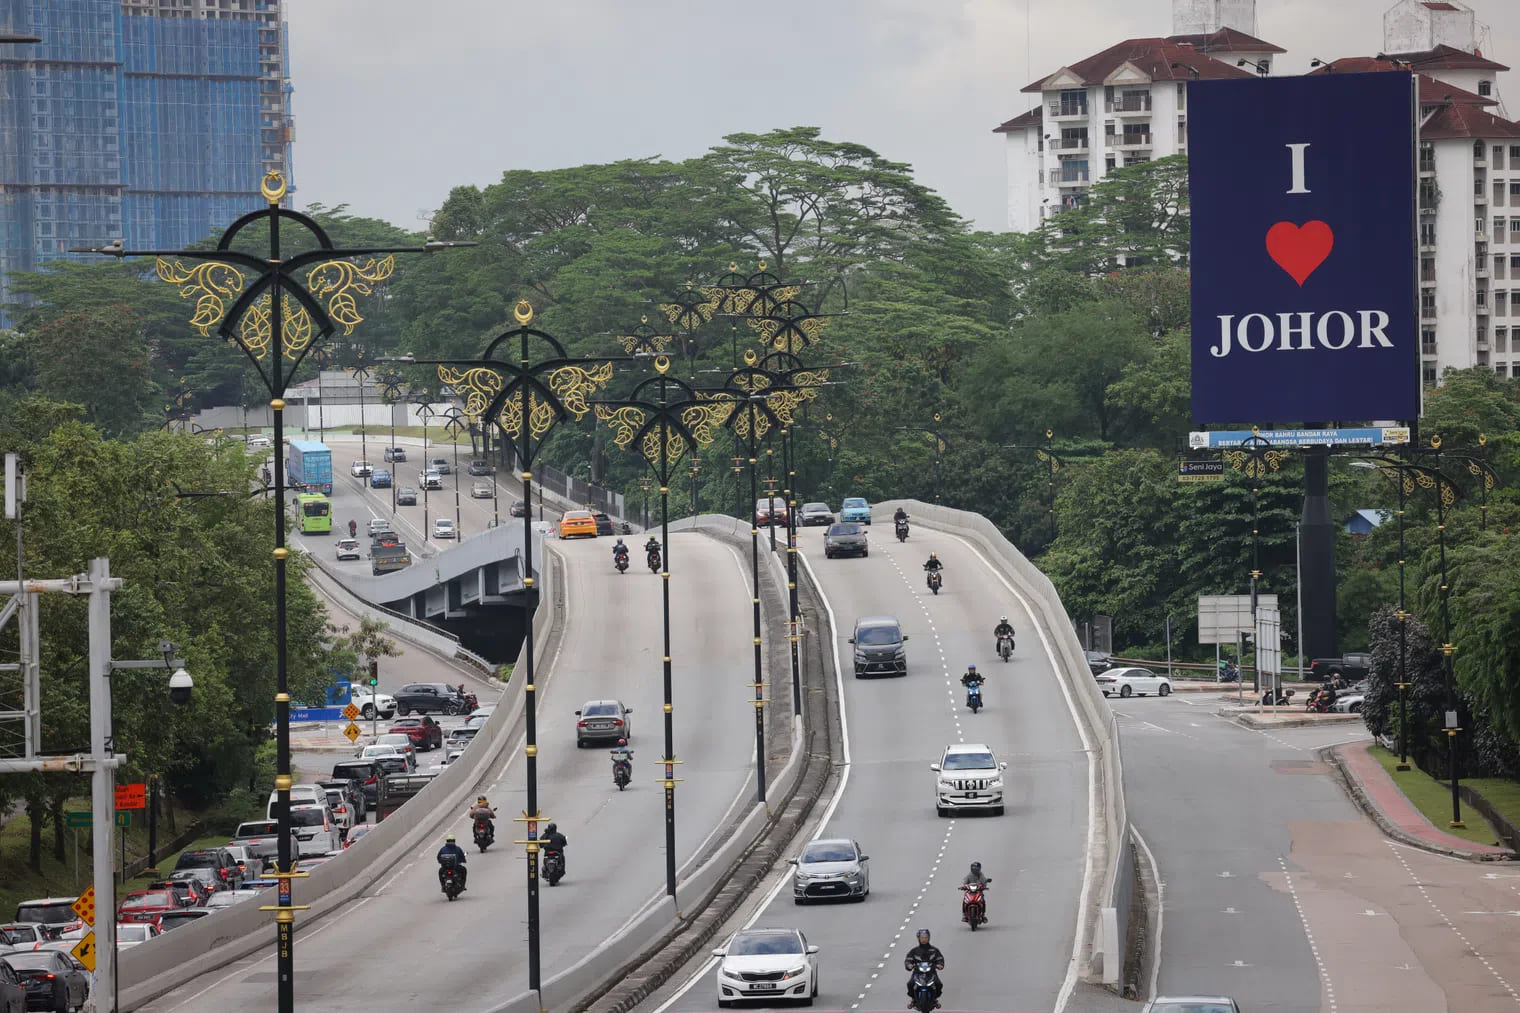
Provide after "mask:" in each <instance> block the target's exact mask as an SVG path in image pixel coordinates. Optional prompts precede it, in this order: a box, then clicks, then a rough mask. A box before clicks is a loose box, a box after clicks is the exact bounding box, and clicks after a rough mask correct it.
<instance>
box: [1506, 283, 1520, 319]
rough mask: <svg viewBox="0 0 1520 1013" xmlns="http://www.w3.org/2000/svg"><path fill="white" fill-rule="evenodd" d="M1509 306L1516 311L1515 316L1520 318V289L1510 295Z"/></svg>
mask: <svg viewBox="0 0 1520 1013" xmlns="http://www.w3.org/2000/svg"><path fill="white" fill-rule="evenodd" d="M1509 306H1510V309H1512V310H1514V311H1515V312H1514V314H1513V315H1516V316H1520V289H1516V290H1515V291H1513V292H1511V293H1510V294H1509Z"/></svg>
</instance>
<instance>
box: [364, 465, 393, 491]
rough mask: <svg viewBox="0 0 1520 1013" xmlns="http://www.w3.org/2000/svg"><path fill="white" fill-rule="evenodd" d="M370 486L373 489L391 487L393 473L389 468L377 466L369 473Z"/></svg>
mask: <svg viewBox="0 0 1520 1013" xmlns="http://www.w3.org/2000/svg"><path fill="white" fill-rule="evenodd" d="M369 487H370V488H371V489H389V488H390V487H391V473H390V470H389V469H388V468H376V469H375V470H374V471H372V472H370V473H369Z"/></svg>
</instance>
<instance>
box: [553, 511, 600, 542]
mask: <svg viewBox="0 0 1520 1013" xmlns="http://www.w3.org/2000/svg"><path fill="white" fill-rule="evenodd" d="M581 535H584V536H586V537H589V538H595V537H596V518H595V517H592V516H591V511H590V510H566V511H565V513H564V516H562V517H561V518H560V519H559V536H560V538H562V539H563V538H570V537H573V536H581Z"/></svg>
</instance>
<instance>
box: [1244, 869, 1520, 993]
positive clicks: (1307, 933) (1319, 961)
mask: <svg viewBox="0 0 1520 1013" xmlns="http://www.w3.org/2000/svg"><path fill="white" fill-rule="evenodd" d="M1277 864H1278V865H1279V866H1280V867H1281V868H1282V874H1283V879H1284V880H1285V881H1286V882H1287V884H1288V894H1289V896H1291V897H1292V898H1293V907H1294V908H1295V909H1296V910H1297V911H1298V920H1299V922H1300V923H1301V924H1302V925H1303V927H1304V938H1306V939H1307V940H1308V941H1309V952H1310V953H1312V954H1314V964H1315V966H1316V967H1318V968H1319V980H1320V983H1321V984H1323V985H1324V987H1325V999H1326V1001H1327V1002H1328V1003H1329V1006H1330V1013H1335V986H1334V985H1332V984H1331V983H1330V972H1329V971H1328V970H1326V969H1325V961H1324V959H1323V958H1321V957H1320V955H1319V944H1317V943H1316V942H1315V941H1314V931H1313V930H1312V929H1310V928H1309V919H1308V917H1307V916H1306V915H1305V914H1304V906H1303V904H1301V903H1300V902H1299V900H1298V888H1297V887H1295V886H1294V885H1293V876H1292V874H1290V873H1289V872H1288V863H1287V862H1285V861H1283V857H1282V856H1281V855H1278V856H1277ZM1404 868H1406V869H1407V868H1409V866H1407V865H1406V866H1405V867H1404ZM1411 875H1412V873H1411ZM1417 885H1418V884H1417ZM1420 889H1421V892H1424V887H1421V888H1420ZM1429 899H1430V898H1428V897H1427V898H1426V900H1429ZM1431 906H1432V907H1434V906H1435V905H1434V904H1432V905H1431ZM1436 913H1437V914H1440V913H1441V912H1440V911H1439V910H1437V911H1436ZM1441 917H1443V918H1444V917H1446V916H1445V915H1441ZM1447 924H1448V925H1449V924H1451V923H1450V922H1448V923H1447ZM1458 935H1461V933H1458ZM1466 941H1467V940H1465V939H1464V940H1463V942H1464V943H1465V942H1466ZM1484 962H1485V963H1487V961H1484ZM1236 963H1237V964H1239V963H1240V962H1239V961H1236ZM1242 966H1249V965H1242ZM1490 970H1492V968H1490ZM1495 977H1498V975H1495ZM1499 980H1500V983H1501V984H1502V983H1503V980H1504V979H1502V978H1500V979H1499ZM1505 987H1506V988H1508V987H1509V986H1507V985H1506V986H1505ZM1510 994H1511V995H1513V994H1514V993H1513V992H1511V993H1510Z"/></svg>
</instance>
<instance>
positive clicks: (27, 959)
mask: <svg viewBox="0 0 1520 1013" xmlns="http://www.w3.org/2000/svg"><path fill="white" fill-rule="evenodd" d="M57 957H58V955H57V954H56V953H53V952H51V951H49V950H34V951H32V952H31V953H7V954H6V955H5V962H6V963H7V964H9V965H11V967H13V968H15V969H16V970H18V971H51V970H53V969H54V968H56V967H57V966H58V963H57Z"/></svg>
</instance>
